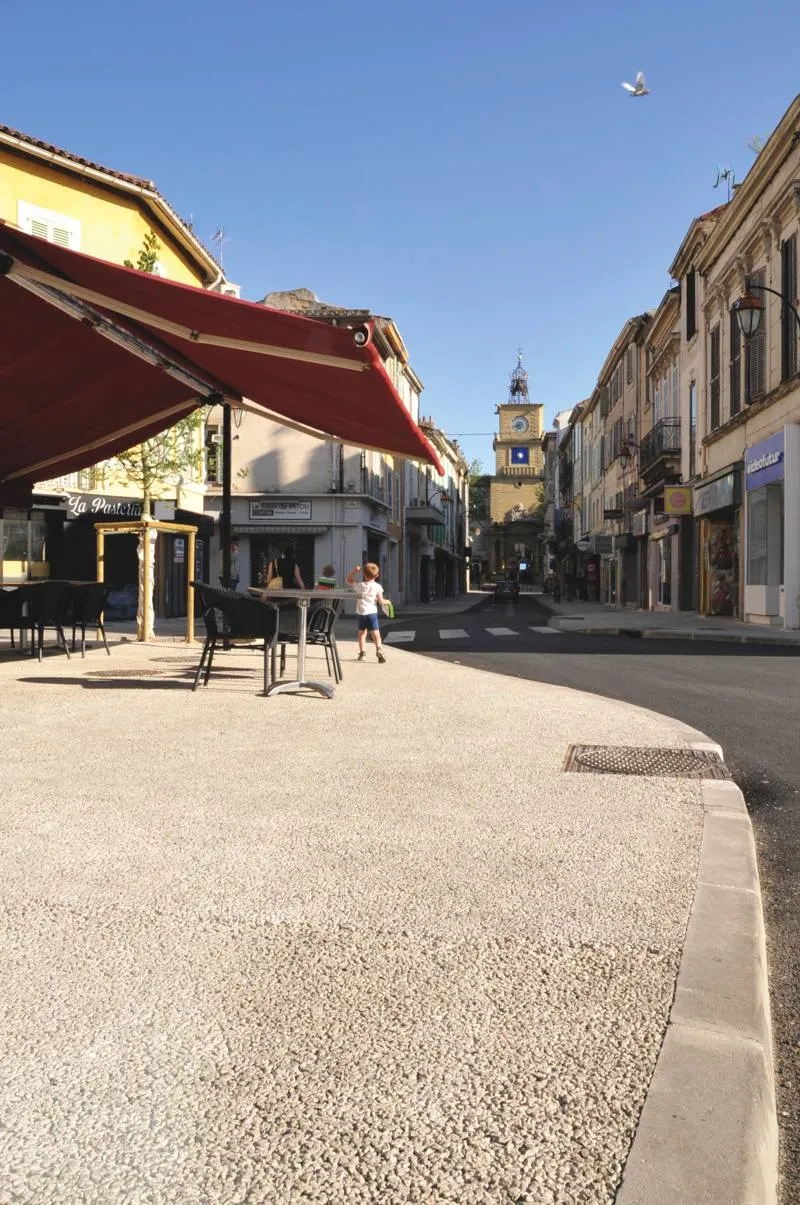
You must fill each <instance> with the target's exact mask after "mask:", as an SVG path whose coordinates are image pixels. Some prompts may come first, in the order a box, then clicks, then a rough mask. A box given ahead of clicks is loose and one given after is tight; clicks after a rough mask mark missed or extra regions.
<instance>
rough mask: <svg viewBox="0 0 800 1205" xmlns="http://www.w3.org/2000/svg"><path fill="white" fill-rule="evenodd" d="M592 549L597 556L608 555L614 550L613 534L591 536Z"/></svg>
mask: <svg viewBox="0 0 800 1205" xmlns="http://www.w3.org/2000/svg"><path fill="white" fill-rule="evenodd" d="M592 551H593V552H594V553H595V555H597V556H608V555H610V553H612V552H613V551H614V537H613V536H601V535H597V536H592Z"/></svg>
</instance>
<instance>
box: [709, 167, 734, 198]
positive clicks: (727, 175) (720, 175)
mask: <svg viewBox="0 0 800 1205" xmlns="http://www.w3.org/2000/svg"><path fill="white" fill-rule="evenodd" d="M723 180H725V181H727V184H728V200H729V201H730V199H731V191H732V189H733V188H734V186H735V184H736V173H735V172H734V170H733V168H732V167H720V166H719V164H717V178H716V180H715V181H714V187H715V188H719V186H720V184H721V183H722V181H723Z"/></svg>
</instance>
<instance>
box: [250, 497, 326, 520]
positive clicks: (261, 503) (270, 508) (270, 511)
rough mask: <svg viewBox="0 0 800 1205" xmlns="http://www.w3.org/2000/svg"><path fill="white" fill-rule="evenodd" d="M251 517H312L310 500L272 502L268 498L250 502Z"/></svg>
mask: <svg viewBox="0 0 800 1205" xmlns="http://www.w3.org/2000/svg"><path fill="white" fill-rule="evenodd" d="M250 518H251V519H310V518H311V503H310V502H271V501H268V500H267V499H266V498H264V499H259V500H258V501H256V502H251V503H250Z"/></svg>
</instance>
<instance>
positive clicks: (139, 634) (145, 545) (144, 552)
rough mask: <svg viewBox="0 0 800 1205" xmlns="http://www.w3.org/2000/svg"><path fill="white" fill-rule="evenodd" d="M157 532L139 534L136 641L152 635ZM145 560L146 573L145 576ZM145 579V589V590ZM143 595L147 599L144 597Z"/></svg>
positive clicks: (145, 529) (148, 531)
mask: <svg viewBox="0 0 800 1205" xmlns="http://www.w3.org/2000/svg"><path fill="white" fill-rule="evenodd" d="M157 539H158V532H157V531H151V530H150V529H149V528H143V529H142V531H141V532H140V534H139V547H138V549H137V555H138V558H139V600H138V606H137V610H136V639H137V640H150V638H151V637H152V635H153V623H154V620H155V612H154V608H153V587H154V586H155V575H156V540H157ZM145 558H146V559H147V573H146V574H145ZM145 578H146V579H147V587H146V588H145ZM145 594H146V595H147V597H145Z"/></svg>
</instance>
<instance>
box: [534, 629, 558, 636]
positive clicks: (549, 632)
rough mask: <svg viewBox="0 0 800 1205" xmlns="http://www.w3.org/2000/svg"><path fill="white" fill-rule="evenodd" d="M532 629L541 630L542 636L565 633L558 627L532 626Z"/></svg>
mask: <svg viewBox="0 0 800 1205" xmlns="http://www.w3.org/2000/svg"><path fill="white" fill-rule="evenodd" d="M531 631H532V632H539V634H540V635H542V636H561V635H563V633H562V632H559V630H558V628H531Z"/></svg>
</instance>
